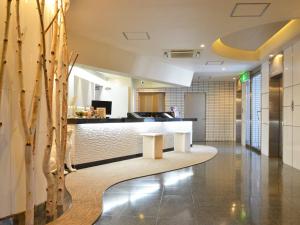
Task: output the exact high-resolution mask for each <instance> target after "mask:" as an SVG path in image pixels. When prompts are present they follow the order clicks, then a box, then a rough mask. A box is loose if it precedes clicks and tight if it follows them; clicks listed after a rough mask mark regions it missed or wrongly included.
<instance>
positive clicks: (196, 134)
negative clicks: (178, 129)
mask: <svg viewBox="0 0 300 225" xmlns="http://www.w3.org/2000/svg"><path fill="white" fill-rule="evenodd" d="M184 117H186V118H197V121H193V142H203V141H205V139H206V95H205V93H185V95H184Z"/></svg>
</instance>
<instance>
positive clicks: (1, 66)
mask: <svg viewBox="0 0 300 225" xmlns="http://www.w3.org/2000/svg"><path fill="white" fill-rule="evenodd" d="M11 2H12V0H7V5H6V20H5V28H4V38H3V46H2V54H1V61H0V107H1V103H2V93H1V90H2V88H3V77H4V68H5V65H6V63H7V62H6V52H7V46H8V34H9V25H10V16H11V12H10V9H11ZM1 127H2V122H1V121H0V128H1Z"/></svg>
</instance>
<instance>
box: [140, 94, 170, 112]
mask: <svg viewBox="0 0 300 225" xmlns="http://www.w3.org/2000/svg"><path fill="white" fill-rule="evenodd" d="M139 111H140V112H164V111H165V93H162V92H139Z"/></svg>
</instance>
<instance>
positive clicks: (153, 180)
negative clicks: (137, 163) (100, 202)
mask: <svg viewBox="0 0 300 225" xmlns="http://www.w3.org/2000/svg"><path fill="white" fill-rule="evenodd" d="M209 145H212V146H215V147H217V148H218V151H219V153H218V155H217V156H216V157H215V158H214V159H212V160H210V161H208V162H206V163H203V164H200V165H196V166H193V167H189V168H185V169H181V170H177V171H173V172H167V173H163V174H159V175H153V176H148V177H143V178H138V179H134V180H130V181H126V182H122V183H120V184H117V185H115V186H113V187H111V188H110V189H108V190H107V191H106V192H105V194H104V212H103V215H102V216H101V218H100V219H99V221H97V223H96V225H236V224H247V225H250V224H251V225H252V224H255V225H259V224H261V225H299V224H300V171H298V170H295V169H293V168H291V167H288V166H285V165H282V163H281V162H280V160H277V159H269V158H267V157H264V156H260V155H258V154H257V153H255V152H252V151H249V150H247V149H245V148H243V147H241V146H235V145H234V144H228V143H218V144H216V143H213V144H211V143H210V144H209Z"/></svg>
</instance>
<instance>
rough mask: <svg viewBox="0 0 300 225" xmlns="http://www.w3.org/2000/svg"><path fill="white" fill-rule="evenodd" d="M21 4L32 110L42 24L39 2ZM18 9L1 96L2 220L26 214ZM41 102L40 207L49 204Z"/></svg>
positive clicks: (1, 14)
mask: <svg viewBox="0 0 300 225" xmlns="http://www.w3.org/2000/svg"><path fill="white" fill-rule="evenodd" d="M6 2H7V1H0V40H1V42H0V49H2V44H3V42H2V40H3V31H4V21H5V15H6V12H5V10H6ZM20 3H21V23H22V31H23V32H24V36H23V60H24V62H23V67H24V68H23V72H24V76H25V79H24V89H25V91H26V101H27V106H28V108H29V109H30V105H31V101H32V99H31V94H32V92H33V84H34V78H35V69H36V60H37V55H38V51H37V50H38V49H37V44H38V42H39V39H40V37H39V35H40V31H39V26H40V24H39V19H38V18H39V17H38V12H37V9H36V3H35V1H21V2H20ZM46 7H47V6H46ZM14 8H15V1H13V2H12V17H11V26H10V34H9V42H8V55H7V67H6V69H5V72H4V75H5V77H4V86H3V88H2V90H0V93H1V94H2V95H3V102H2V105H1V107H0V119H1V121H2V122H3V127H2V128H0V184H1V185H0V218H2V217H6V216H9V215H11V214H16V213H19V212H22V211H24V210H25V160H24V147H25V143H24V141H23V140H24V134H23V129H22V125H21V124H22V123H21V119H20V116H19V115H20V113H19V112H20V108H19V83H18V79H17V78H16V74H17V71H16V55H15V54H16V48H17V40H16V29H15V28H16V23H15V21H16V19H15V13H14ZM46 9H48V8H46ZM46 15H47V16H48V19H47V21H46V24H48V23H49V21H50V17H52V16H50V13H49V12H48V11H47V13H46ZM50 33H51V32H49V35H50ZM47 40H48V38H47ZM47 44H48V42H47ZM48 52H49V51H48ZM43 90H44V89H43ZM29 95H30V96H29ZM41 101H42V103H41V104H42V106H41V117H40V123H39V126H38V131H37V140H38V142H37V145H36V153H35V158H36V161H35V168H36V170H35V191H34V193H33V194H34V199H35V204H40V203H42V202H43V201H45V200H46V181H45V178H44V175H43V174H42V158H43V150H44V147H45V143H46V142H45V138H46V121H45V119H46V118H45V117H44V115H46V107H45V97H44V92H43V95H42V98H41ZM28 115H29V112H28Z"/></svg>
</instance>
